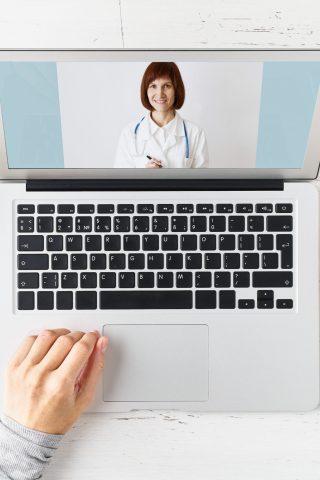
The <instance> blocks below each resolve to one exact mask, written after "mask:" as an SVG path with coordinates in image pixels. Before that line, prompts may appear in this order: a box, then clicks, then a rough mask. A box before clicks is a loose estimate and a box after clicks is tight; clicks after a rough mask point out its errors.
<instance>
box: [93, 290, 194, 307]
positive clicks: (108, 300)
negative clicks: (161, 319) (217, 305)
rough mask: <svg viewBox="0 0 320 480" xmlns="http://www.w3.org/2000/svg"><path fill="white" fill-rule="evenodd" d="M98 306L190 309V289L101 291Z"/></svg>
mask: <svg viewBox="0 0 320 480" xmlns="http://www.w3.org/2000/svg"><path fill="white" fill-rule="evenodd" d="M100 308H101V309H102V310H103V309H114V310H117V309H130V310H133V309H142V310H145V309H157V310H159V309H181V308H182V309H190V308H192V291H188V290H158V291H157V290H152V291H143V290H141V291H123V290H122V291H112V292H108V291H103V292H100Z"/></svg>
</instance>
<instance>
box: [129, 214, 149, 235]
mask: <svg viewBox="0 0 320 480" xmlns="http://www.w3.org/2000/svg"><path fill="white" fill-rule="evenodd" d="M132 228H133V231H134V232H149V228H150V225H149V217H133V224H132Z"/></svg>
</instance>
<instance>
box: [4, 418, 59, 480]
mask: <svg viewBox="0 0 320 480" xmlns="http://www.w3.org/2000/svg"><path fill="white" fill-rule="evenodd" d="M62 438H63V435H53V434H51V433H44V432H39V431H37V430H32V429H31V428H27V427H24V426H23V425H21V424H20V423H18V422H16V421H15V420H13V419H12V418H10V417H7V416H6V415H4V414H2V415H1V416H0V479H10V480H35V479H38V478H42V473H43V471H44V469H45V467H46V466H47V464H48V463H49V462H50V459H51V457H52V456H53V454H54V452H55V450H56V449H57V448H58V445H59V442H60V441H61V439H62Z"/></svg>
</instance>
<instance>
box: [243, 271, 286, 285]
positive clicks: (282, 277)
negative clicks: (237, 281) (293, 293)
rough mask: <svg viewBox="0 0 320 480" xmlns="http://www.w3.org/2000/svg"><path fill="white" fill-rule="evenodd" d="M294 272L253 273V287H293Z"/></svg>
mask: <svg viewBox="0 0 320 480" xmlns="http://www.w3.org/2000/svg"><path fill="white" fill-rule="evenodd" d="M292 277H293V275H292V272H279V271H273V272H253V273H252V286H253V287H271V288H272V287H274V288H275V287H292V282H293V280H292Z"/></svg>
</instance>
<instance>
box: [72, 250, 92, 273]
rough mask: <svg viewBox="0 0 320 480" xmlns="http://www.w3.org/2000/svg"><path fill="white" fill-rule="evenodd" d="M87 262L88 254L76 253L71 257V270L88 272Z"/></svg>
mask: <svg viewBox="0 0 320 480" xmlns="http://www.w3.org/2000/svg"><path fill="white" fill-rule="evenodd" d="M87 260H88V259H87V254H86V253H76V254H74V255H71V270H86V269H87Z"/></svg>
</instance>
